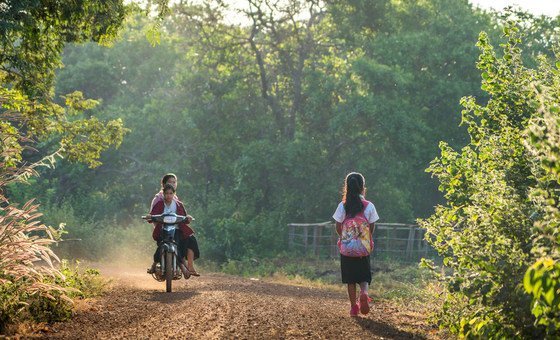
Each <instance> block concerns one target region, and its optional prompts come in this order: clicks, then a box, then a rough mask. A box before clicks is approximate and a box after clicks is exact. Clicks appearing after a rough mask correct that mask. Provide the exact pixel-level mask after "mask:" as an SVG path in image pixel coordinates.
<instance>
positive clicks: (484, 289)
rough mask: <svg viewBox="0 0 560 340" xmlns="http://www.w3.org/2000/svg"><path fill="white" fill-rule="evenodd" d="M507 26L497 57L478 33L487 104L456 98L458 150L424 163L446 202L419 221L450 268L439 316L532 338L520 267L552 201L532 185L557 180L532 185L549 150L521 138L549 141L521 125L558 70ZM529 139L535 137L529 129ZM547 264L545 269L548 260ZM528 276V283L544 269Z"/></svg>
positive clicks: (481, 332) (531, 257) (463, 330)
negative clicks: (464, 130) (535, 56)
mask: <svg viewBox="0 0 560 340" xmlns="http://www.w3.org/2000/svg"><path fill="white" fill-rule="evenodd" d="M504 33H505V35H506V37H507V39H508V40H507V42H506V43H505V44H503V45H502V46H503V56H502V57H498V56H497V53H496V52H495V51H494V49H493V47H492V46H491V45H490V43H489V41H488V36H487V35H486V34H485V33H482V34H481V35H480V38H479V42H478V46H479V48H480V49H481V55H480V57H479V61H478V64H477V66H478V68H479V70H480V71H481V75H482V89H483V90H484V91H486V92H487V93H488V95H489V97H490V98H489V100H488V102H487V103H486V104H479V103H477V100H476V99H475V98H474V97H465V98H463V99H462V101H461V102H462V105H463V107H464V110H463V116H462V121H463V124H465V125H466V126H467V127H468V131H469V135H470V138H471V140H470V143H469V144H468V145H467V146H465V147H464V148H462V149H461V150H460V151H455V150H454V149H453V148H452V147H450V146H449V145H448V144H447V143H445V142H442V143H441V144H440V148H441V156H440V157H439V158H437V159H436V160H434V161H433V162H432V163H431V165H430V167H429V168H428V171H429V172H431V173H432V174H433V175H434V176H436V177H437V178H438V180H439V181H440V186H439V188H440V190H441V191H442V192H443V193H444V196H445V199H446V204H445V205H440V206H438V207H437V208H436V212H435V213H434V214H433V215H432V216H431V217H430V218H428V219H426V220H424V221H422V222H421V223H422V225H423V226H424V227H425V228H427V231H428V236H427V239H428V240H429V241H430V242H431V244H432V245H433V246H434V247H435V248H436V249H437V250H438V252H439V253H440V254H441V255H442V256H443V257H444V259H443V264H444V266H446V267H448V268H450V269H451V272H450V273H449V274H446V275H442V277H441V278H442V280H443V282H444V283H445V284H446V288H447V294H446V301H445V304H444V307H443V310H442V311H441V313H440V314H439V318H440V322H441V324H442V325H444V326H447V327H449V328H450V329H451V331H453V332H454V333H457V334H459V335H460V336H464V337H469V338H475V337H484V338H502V337H506V338H530V337H540V336H543V335H544V332H545V329H544V328H543V327H542V326H540V325H539V324H534V321H535V318H534V316H533V315H532V313H531V311H532V307H531V306H532V303H531V299H530V297H529V295H527V294H526V293H525V291H524V290H523V289H522V287H523V286H522V285H523V278H524V276H525V272H526V271H527V269H528V268H529V266H530V265H531V264H532V263H533V262H534V261H535V260H536V258H537V256H539V255H538V253H539V252H538V251H537V248H536V247H535V245H536V244H539V243H540V242H541V241H544V239H548V238H547V237H546V235H547V233H546V232H544V231H545V230H546V228H545V229H543V228H542V227H541V228H538V227H537V228H535V227H534V222H533V217H534V216H535V215H534V213H535V211H537V213H539V214H540V211H541V210H543V209H544V208H545V207H546V206H548V204H551V203H552V202H550V201H549V202H548V203H545V204H544V205H543V204H540V207H539V204H538V203H539V199H536V197H537V196H538V195H537V196H535V194H534V192H535V190H537V188H539V187H540V186H542V185H544V186H545V187H547V184H546V183H548V184H554V182H553V181H550V179H551V178H548V182H547V181H544V182H541V184H539V182H540V181H541V180H540V179H539V178H540V177H541V176H542V175H539V174H542V172H543V168H546V166H547V164H548V163H547V162H548V161H547V158H546V157H542V158H541V159H535V158H534V156H533V155H532V154H531V152H530V150H528V148H527V147H526V145H534V146H537V145H541V146H543V148H542V149H540V148H539V147H534V148H535V151H533V152H537V153H540V152H546V151H545V150H547V149H546V147H544V145H547V142H546V141H544V142H543V143H542V144H539V142H535V143H536V144H530V143H529V141H530V140H531V139H530V138H529V137H528V134H527V129H528V127H529V126H530V125H531V124H533V128H532V130H533V131H537V130H536V125H534V124H539V123H542V122H543V118H542V117H543V114H544V112H546V111H548V110H541V108H540V106H541V105H540V102H541V100H542V99H543V97H542V96H541V95H539V93H538V91H536V90H535V89H536V88H541V87H542V88H549V87H551V88H553V87H554V86H555V84H557V83H558V71H557V70H553V69H552V68H551V67H550V66H548V63H547V61H546V59H545V58H544V57H543V58H541V61H540V66H539V68H537V69H531V68H528V67H526V66H524V64H523V60H522V57H521V56H522V51H521V39H520V36H521V34H520V28H519V26H517V25H514V24H513V23H508V25H507V26H506V27H505V28H504ZM555 100H557V98H556V99H555ZM556 104H557V102H556ZM556 104H555V105H556ZM549 112H550V113H548V114H553V115H556V116H557V113H555V112H554V111H549ZM545 115H546V114H545ZM531 122H534V123H531ZM540 136H541V137H543V136H544V135H540ZM546 136H547V137H548V136H549V135H546ZM536 140H539V138H535V137H533V141H536ZM545 140H546V139H545ZM536 150H541V151H536ZM555 185H557V184H555ZM537 192H540V191H537ZM532 193H533V194H532ZM553 204H554V203H553ZM544 210H546V209H544ZM547 216H548V217H549V218H550V216H549V215H547ZM545 225H547V224H545ZM547 226H550V225H549V224H548V225H547ZM552 227H553V228H554V226H552ZM554 242H556V243H555V244H554ZM557 247H558V243H557V240H552V243H550V242H549V243H548V248H542V251H541V255H540V256H543V255H546V256H555V257H556V258H557V254H558V251H557ZM542 264H543V262H539V263H537V264H536V265H535V267H534V270H536V271H541V272H542V269H543V267H542V266H541V265H542ZM544 264H546V266H545V267H544V268H545V269H546V270H549V269H550V266H549V264H550V263H549V262H544ZM549 273H553V271H551V272H549ZM529 275H532V274H529ZM556 275H557V274H556ZM545 276H546V275H545ZM534 277H537V278H536V279H534V280H533V281H531V282H532V284H535V282H536V281H538V280H539V279H540V278H542V277H543V275H542V273H541V275H540V276H539V275H536V276H535V275H532V276H531V278H534ZM548 278H550V276H548ZM548 283H549V282H547V284H548ZM533 287H534V286H533ZM541 292H542V293H543V294H544V295H546V294H549V289H548V287H547V288H546V289H544V291H543V290H541V291H539V292H538V293H535V299H536V300H537V301H539V302H542V303H543V305H541V306H543V307H545V309H544V311H543V309H540V311H541V314H546V316H543V318H542V320H543V322H542V324H546V322H549V324H550V323H553V322H550V320H551V319H550V318H551V317H552V316H554V315H557V314H555V313H557V311H558V309H557V307H556V309H554V308H555V307H552V309H548V310H546V308H547V307H550V305H546V303H548V302H551V300H548V296H546V298H544V297H543V295H541ZM556 294H557V292H556ZM555 303H556V305H557V301H556V302H555ZM535 309H537V308H535ZM535 309H533V312H534V311H535ZM550 329H553V328H550ZM555 332H556V331H555V330H553V331H551V332H549V335H551V336H552V335H554V334H557V333H555Z"/></svg>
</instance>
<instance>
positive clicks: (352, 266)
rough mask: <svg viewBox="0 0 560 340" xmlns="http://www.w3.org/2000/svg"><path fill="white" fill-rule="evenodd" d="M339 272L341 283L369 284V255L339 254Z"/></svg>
mask: <svg viewBox="0 0 560 340" xmlns="http://www.w3.org/2000/svg"><path fill="white" fill-rule="evenodd" d="M340 272H341V274H342V283H361V282H367V283H369V284H371V265H370V262H369V255H368V256H363V257H348V256H344V255H342V254H341V255H340Z"/></svg>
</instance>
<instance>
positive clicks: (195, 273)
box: [187, 267, 200, 276]
mask: <svg viewBox="0 0 560 340" xmlns="http://www.w3.org/2000/svg"><path fill="white" fill-rule="evenodd" d="M187 270H188V271H189V273H191V275H192V276H200V274H199V273H197V272H196V270H194V269H193V270H190V269H189V268H188V267H187Z"/></svg>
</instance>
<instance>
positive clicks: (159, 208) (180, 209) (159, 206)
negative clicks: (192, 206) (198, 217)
mask: <svg viewBox="0 0 560 340" xmlns="http://www.w3.org/2000/svg"><path fill="white" fill-rule="evenodd" d="M175 203H177V215H182V216H187V211H186V210H185V206H184V205H183V202H181V201H179V200H175ZM163 208H164V202H163V200H161V201H159V202H157V203H156V204H155V205H154V206H153V207H152V211H150V215H160V214H163ZM162 228H163V223H156V224H155V228H154V231H153V232H152V238H153V239H154V240H155V241H157V240H159V238H160V236H161V229H162ZM179 230H180V231H181V232H182V233H183V237H185V238H187V237H189V236H191V235H193V234H194V230H192V228H191V227H189V225H188V224H187V222H183V223H181V224H179Z"/></svg>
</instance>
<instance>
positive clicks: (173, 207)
mask: <svg viewBox="0 0 560 340" xmlns="http://www.w3.org/2000/svg"><path fill="white" fill-rule="evenodd" d="M163 213H164V214H176V213H177V202H175V200H172V201H171V204H170V205H167V204H165V202H163Z"/></svg>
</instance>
